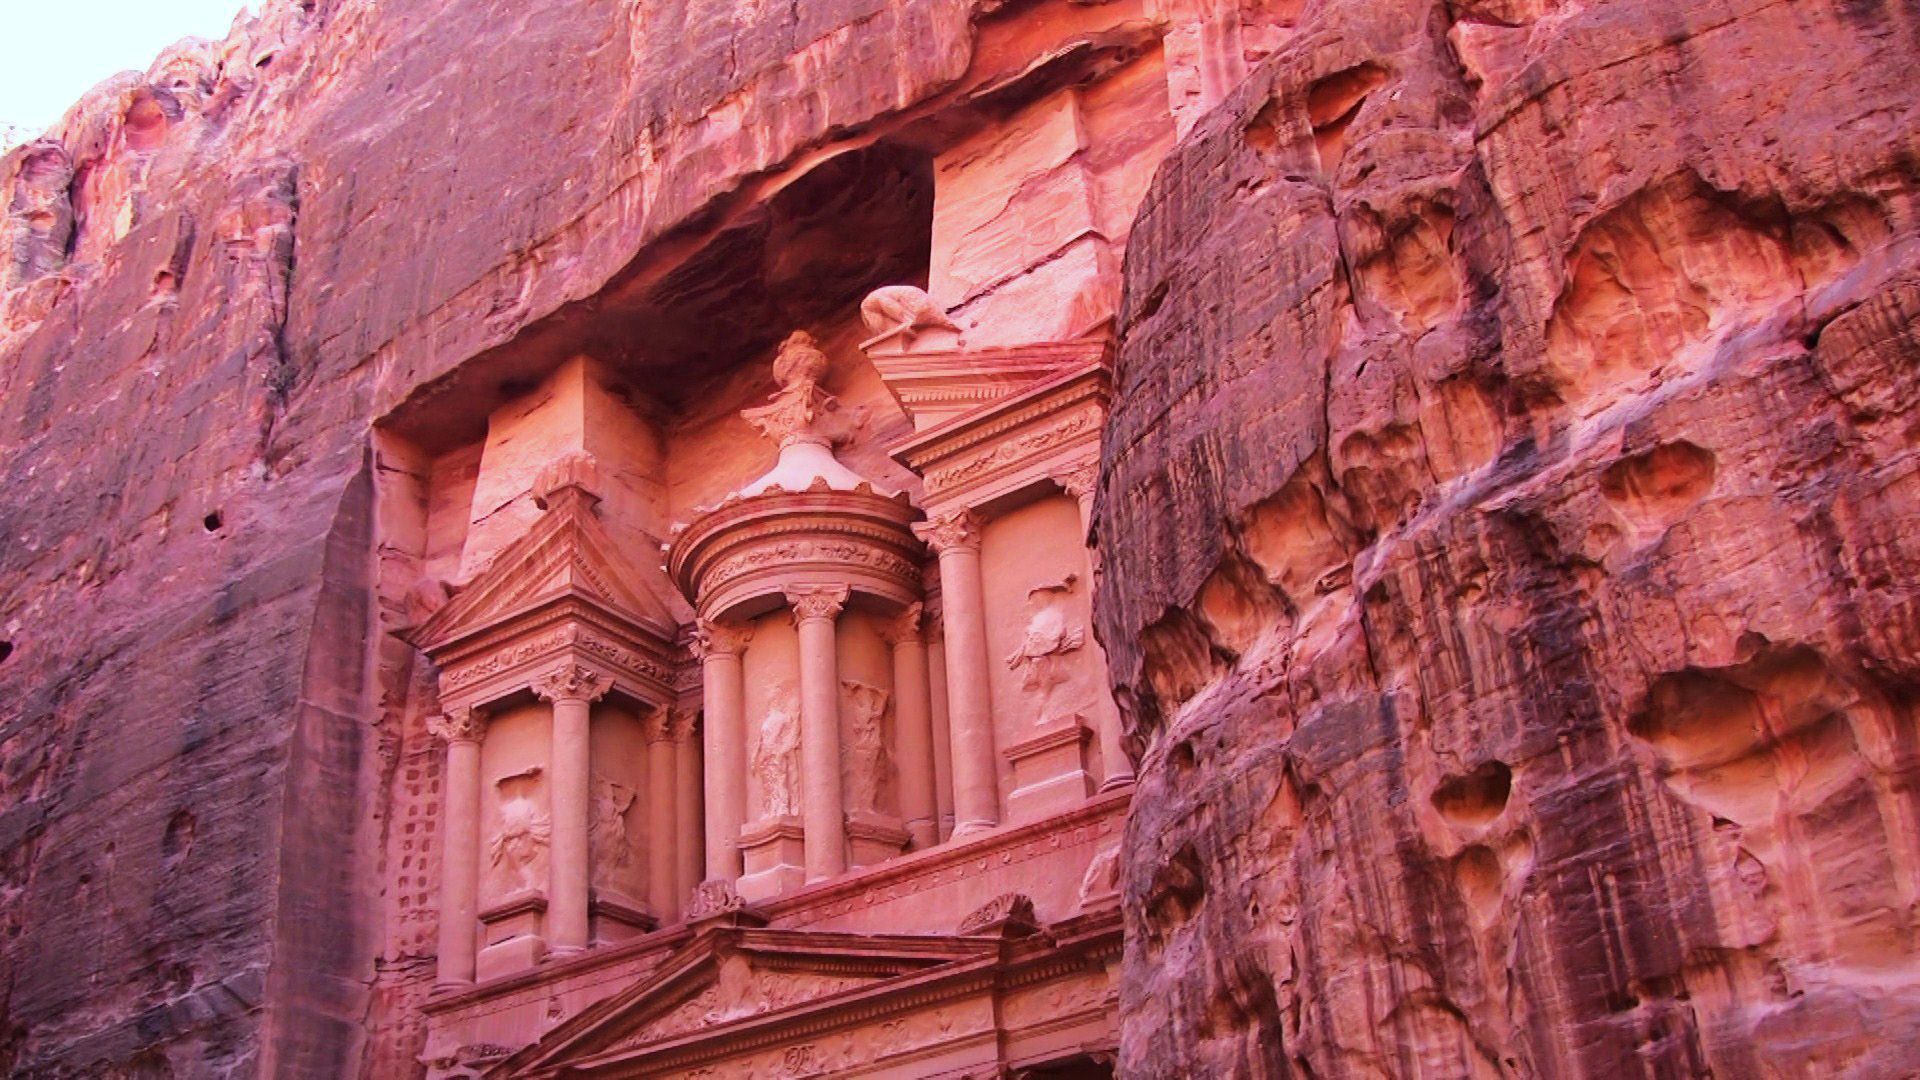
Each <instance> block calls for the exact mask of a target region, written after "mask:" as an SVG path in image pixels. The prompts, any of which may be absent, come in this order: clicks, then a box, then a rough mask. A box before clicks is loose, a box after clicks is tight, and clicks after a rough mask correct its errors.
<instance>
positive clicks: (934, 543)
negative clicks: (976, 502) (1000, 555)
mask: <svg viewBox="0 0 1920 1080" xmlns="http://www.w3.org/2000/svg"><path fill="white" fill-rule="evenodd" d="M913 535H915V536H917V537H919V538H920V539H921V540H923V541H925V542H926V544H927V546H928V547H930V548H932V549H933V550H934V552H935V553H936V554H940V555H944V554H946V553H947V552H949V551H979V550H980V516H979V515H978V514H975V513H974V512H973V511H971V510H956V511H954V512H953V513H951V514H941V515H940V516H939V517H937V518H934V519H932V520H930V521H922V522H919V523H917V524H915V525H914V527H913Z"/></svg>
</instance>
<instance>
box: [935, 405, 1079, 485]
mask: <svg viewBox="0 0 1920 1080" xmlns="http://www.w3.org/2000/svg"><path fill="white" fill-rule="evenodd" d="M1089 429H1093V430H1098V420H1097V418H1096V416H1095V415H1094V413H1093V411H1092V410H1082V411H1080V412H1078V413H1075V414H1074V415H1072V416H1070V417H1068V418H1067V419H1066V420H1064V421H1062V422H1060V423H1058V424H1055V425H1054V426H1052V427H1049V428H1043V429H1041V430H1039V431H1035V432H1031V433H1029V434H1026V435H1021V436H1019V437H1018V438H1013V439H1008V440H1007V441H1006V442H1003V443H999V444H998V445H996V446H994V447H993V449H991V450H988V451H987V452H986V453H984V454H981V455H980V456H979V457H976V458H974V459H972V460H971V461H966V462H963V463H961V464H959V465H951V466H948V467H947V468H944V469H934V470H932V471H930V472H928V473H927V490H928V491H929V492H932V491H940V490H944V489H946V488H950V487H953V486H954V485H956V484H959V483H961V482H963V481H966V480H970V479H973V478H974V477H976V476H979V475H980V474H982V473H987V472H991V471H993V470H994V469H996V468H998V467H1000V466H1001V465H1005V464H1008V463H1010V462H1013V461H1017V460H1019V459H1020V458H1023V457H1027V456H1029V455H1032V454H1035V453H1037V452H1039V451H1042V450H1047V449H1051V448H1052V447H1055V446H1058V445H1059V444H1061V443H1063V442H1066V441H1068V440H1069V439H1071V438H1073V437H1074V436H1076V435H1079V434H1081V433H1082V432H1085V431H1087V430H1089Z"/></svg>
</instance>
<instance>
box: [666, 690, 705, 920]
mask: <svg viewBox="0 0 1920 1080" xmlns="http://www.w3.org/2000/svg"><path fill="white" fill-rule="evenodd" d="M669 722H670V724H671V727H670V729H669V734H670V735H671V736H672V741H673V850H674V859H673V862H674V868H673V884H674V896H675V897H676V898H677V899H678V900H680V901H682V902H685V900H686V899H687V898H688V897H689V896H692V895H693V890H694V889H696V888H698V887H699V885H700V871H701V869H702V867H703V861H702V857H701V832H700V713H699V711H698V710H696V709H675V710H673V715H672V717H671V718H670V721H669Z"/></svg>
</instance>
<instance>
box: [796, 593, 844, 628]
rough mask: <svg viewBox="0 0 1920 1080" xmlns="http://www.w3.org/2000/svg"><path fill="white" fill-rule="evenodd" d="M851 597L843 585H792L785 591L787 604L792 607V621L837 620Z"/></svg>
mask: <svg viewBox="0 0 1920 1080" xmlns="http://www.w3.org/2000/svg"><path fill="white" fill-rule="evenodd" d="M849 595H851V590H849V589H848V588H847V587H846V586H845V585H793V586H789V587H788V588H787V590H786V597H787V603H788V604H790V605H792V607H793V621H794V622H796V623H803V622H806V621H807V620H809V619H837V618H839V617H840V609H841V608H844V607H846V605H847V597H848V596H849Z"/></svg>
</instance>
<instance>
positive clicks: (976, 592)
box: [913, 510, 1000, 836]
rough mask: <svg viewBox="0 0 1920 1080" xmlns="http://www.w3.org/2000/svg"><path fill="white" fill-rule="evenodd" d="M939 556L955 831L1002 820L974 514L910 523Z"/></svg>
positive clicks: (962, 832) (986, 826) (964, 512)
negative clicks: (913, 524) (951, 752)
mask: <svg viewBox="0 0 1920 1080" xmlns="http://www.w3.org/2000/svg"><path fill="white" fill-rule="evenodd" d="M913 531H914V533H915V534H916V535H918V536H919V537H920V539H922V540H925V541H926V542H927V544H928V546H930V547H932V548H933V550H934V551H935V552H936V553H937V554H938V555H939V556H940V598H941V603H942V605H943V606H944V608H945V616H946V618H945V622H946V634H947V671H946V675H947V718H948V722H949V724H950V725H951V726H952V729H953V732H952V734H953V813H954V819H955V822H954V829H953V834H954V835H955V836H966V835H968V834H970V833H977V832H980V831H982V830H984V829H989V828H992V827H993V826H994V825H997V824H999V822H1000V781H999V775H998V770H997V766H996V765H995V759H994V745H993V707H992V703H991V698H990V697H989V694H988V679H989V678H990V669H989V667H988V664H987V621H986V594H985V592H984V590H983V589H982V588H981V584H980V521H979V519H978V518H977V517H975V516H974V514H973V512H972V511H971V510H961V511H958V512H956V513H952V514H943V515H942V516H940V517H938V518H935V519H934V520H932V521H928V522H925V523H922V524H919V525H915V526H914V527H913Z"/></svg>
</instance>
